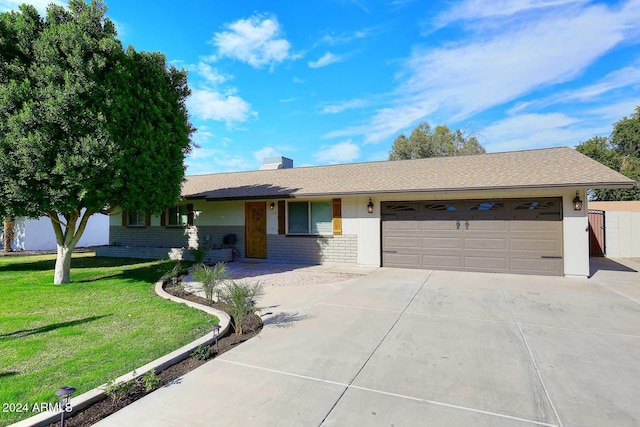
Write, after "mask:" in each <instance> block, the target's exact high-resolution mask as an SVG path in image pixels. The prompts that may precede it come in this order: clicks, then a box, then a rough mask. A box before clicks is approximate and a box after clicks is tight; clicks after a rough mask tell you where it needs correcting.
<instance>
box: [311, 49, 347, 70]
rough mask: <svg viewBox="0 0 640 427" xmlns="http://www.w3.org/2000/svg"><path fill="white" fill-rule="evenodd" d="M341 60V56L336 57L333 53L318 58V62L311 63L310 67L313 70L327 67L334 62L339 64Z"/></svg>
mask: <svg viewBox="0 0 640 427" xmlns="http://www.w3.org/2000/svg"><path fill="white" fill-rule="evenodd" d="M341 60H342V57H341V56H338V55H334V54H333V53H331V52H327V53H325V54H324V55H322V56H321V57H320V58H318V60H317V61H309V62H308V65H309V67H311V68H321V67H326V66H327V65H329V64H333V63H334V62H339V61H341Z"/></svg>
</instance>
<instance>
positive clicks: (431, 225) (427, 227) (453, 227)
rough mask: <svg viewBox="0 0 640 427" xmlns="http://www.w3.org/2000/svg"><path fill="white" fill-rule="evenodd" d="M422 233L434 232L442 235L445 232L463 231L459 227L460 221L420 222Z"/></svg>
mask: <svg viewBox="0 0 640 427" xmlns="http://www.w3.org/2000/svg"><path fill="white" fill-rule="evenodd" d="M420 222H421V227H420V229H421V230H422V231H433V232H437V233H441V232H444V231H462V230H461V228H462V226H463V225H461V226H460V229H459V228H458V226H457V222H458V221H420Z"/></svg>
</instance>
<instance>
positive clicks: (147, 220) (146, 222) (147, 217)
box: [144, 214, 151, 227]
mask: <svg viewBox="0 0 640 427" xmlns="http://www.w3.org/2000/svg"><path fill="white" fill-rule="evenodd" d="M144 226H145V227H151V215H149V214H146V215H145V217H144Z"/></svg>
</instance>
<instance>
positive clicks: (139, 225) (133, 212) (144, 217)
mask: <svg viewBox="0 0 640 427" xmlns="http://www.w3.org/2000/svg"><path fill="white" fill-rule="evenodd" d="M132 215H135V218H136V221H135V223H134V222H133V221H131V219H132V218H133V217H132ZM140 219H142V223H140ZM146 226H147V213H146V212H144V211H141V210H139V209H136V210H130V211H127V227H133V228H144V227H146Z"/></svg>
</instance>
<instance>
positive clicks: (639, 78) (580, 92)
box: [509, 66, 640, 114]
mask: <svg viewBox="0 0 640 427" xmlns="http://www.w3.org/2000/svg"><path fill="white" fill-rule="evenodd" d="M638 86H640V67H638V66H628V67H624V68H621V69H619V70H615V71H612V72H611V73H609V74H607V75H605V76H604V77H603V78H602V79H600V80H599V81H597V82H596V83H594V84H591V85H587V86H583V87H579V88H577V89H572V90H568V91H564V92H560V93H556V94H554V95H552V96H549V97H547V98H543V99H538V100H535V101H530V102H523V103H518V104H517V105H516V106H515V107H513V108H511V109H510V110H509V114H516V113H519V112H521V111H524V110H531V109H537V108H544V107H548V106H550V105H554V104H560V103H568V102H573V101H579V102H589V101H596V100H601V99H602V95H605V94H607V95H608V96H607V98H608V99H610V98H611V92H613V91H616V90H618V89H623V88H628V87H638Z"/></svg>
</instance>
